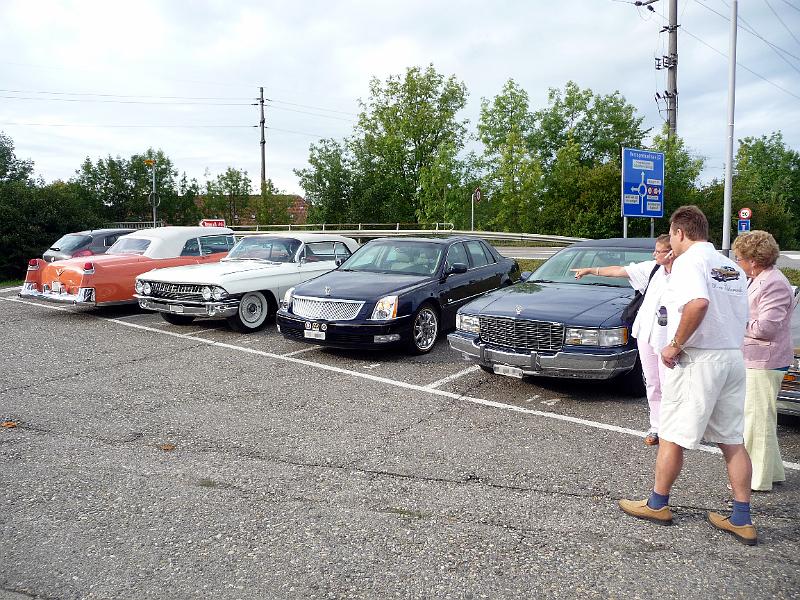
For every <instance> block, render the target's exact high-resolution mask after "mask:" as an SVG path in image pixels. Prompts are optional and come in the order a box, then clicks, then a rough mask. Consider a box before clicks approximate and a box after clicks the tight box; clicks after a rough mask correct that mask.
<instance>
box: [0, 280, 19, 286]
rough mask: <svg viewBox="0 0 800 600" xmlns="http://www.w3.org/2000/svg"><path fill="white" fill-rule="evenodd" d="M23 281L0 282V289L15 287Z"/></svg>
mask: <svg viewBox="0 0 800 600" xmlns="http://www.w3.org/2000/svg"><path fill="white" fill-rule="evenodd" d="M23 281H25V280H24V279H3V280H0V288H4V287H12V286H15V285H22V282H23Z"/></svg>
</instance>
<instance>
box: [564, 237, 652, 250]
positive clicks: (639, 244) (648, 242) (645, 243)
mask: <svg viewBox="0 0 800 600" xmlns="http://www.w3.org/2000/svg"><path fill="white" fill-rule="evenodd" d="M655 244H656V240H655V238H607V239H604V240H584V241H582V242H575V243H574V244H572V245H571V246H570V248H645V249H647V250H652V249H653V247H654V246H655Z"/></svg>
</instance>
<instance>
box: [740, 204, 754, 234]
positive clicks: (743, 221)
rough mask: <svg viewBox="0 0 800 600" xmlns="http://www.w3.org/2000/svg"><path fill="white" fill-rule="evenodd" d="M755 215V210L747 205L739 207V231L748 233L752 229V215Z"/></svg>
mask: <svg viewBox="0 0 800 600" xmlns="http://www.w3.org/2000/svg"><path fill="white" fill-rule="evenodd" d="M752 216H753V211H752V210H750V209H749V208H747V207H744V208H740V209H739V233H747V232H748V231H750V217H752Z"/></svg>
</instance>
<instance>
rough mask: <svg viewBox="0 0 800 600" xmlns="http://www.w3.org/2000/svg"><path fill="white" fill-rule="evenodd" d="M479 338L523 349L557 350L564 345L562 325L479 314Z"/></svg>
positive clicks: (499, 344)
mask: <svg viewBox="0 0 800 600" xmlns="http://www.w3.org/2000/svg"><path fill="white" fill-rule="evenodd" d="M480 324H481V339H482V340H483V341H485V342H487V343H489V344H496V345H498V346H505V347H506V348H514V349H515V350H525V351H531V350H533V351H537V352H538V351H542V350H545V351H551V352H557V351H559V350H561V347H562V346H563V345H564V325H563V324H561V323H548V322H545V321H528V320H526V319H512V318H510V317H489V316H481V317H480Z"/></svg>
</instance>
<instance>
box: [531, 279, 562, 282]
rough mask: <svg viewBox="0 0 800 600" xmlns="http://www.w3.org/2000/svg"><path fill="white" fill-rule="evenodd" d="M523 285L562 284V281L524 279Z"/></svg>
mask: <svg viewBox="0 0 800 600" xmlns="http://www.w3.org/2000/svg"><path fill="white" fill-rule="evenodd" d="M525 283H564V282H563V281H553V280H551V279H526V280H525Z"/></svg>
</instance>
